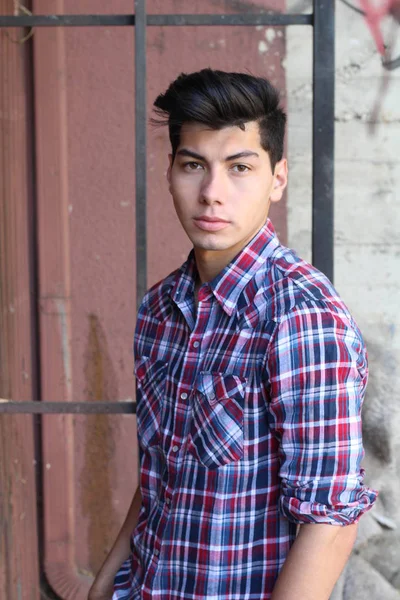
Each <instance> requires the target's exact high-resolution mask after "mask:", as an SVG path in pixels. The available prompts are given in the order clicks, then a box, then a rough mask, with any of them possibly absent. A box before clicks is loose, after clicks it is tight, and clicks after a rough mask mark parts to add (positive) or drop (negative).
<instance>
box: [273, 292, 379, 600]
mask: <svg viewBox="0 0 400 600" xmlns="http://www.w3.org/2000/svg"><path fill="white" fill-rule="evenodd" d="M267 368H268V375H269V381H270V398H271V400H270V403H269V413H270V414H269V416H270V424H271V427H272V429H273V430H274V432H275V435H276V436H277V438H278V440H279V443H280V469H279V476H280V482H281V495H280V499H279V509H280V511H281V513H282V514H283V515H284V516H285V517H286V518H287V519H288V520H289V521H291V522H292V523H296V524H298V525H300V533H299V535H298V537H297V539H296V540H295V542H294V543H293V546H292V548H291V550H290V551H289V554H288V557H287V560H286V563H285V564H284V566H283V568H282V571H281V575H280V576H279V577H278V580H277V583H276V588H275V590H274V593H273V596H272V598H273V600H282V599H283V598H284V600H290V599H291V598H296V600H302V599H305V598H307V600H313V599H314V598H318V600H321V599H322V598H323V599H324V600H325V599H326V598H328V597H329V593H330V591H331V589H332V587H333V585H334V584H335V581H336V579H337V578H338V577H339V574H340V572H341V570H342V568H343V566H344V564H345V563H346V560H347V558H348V556H349V554H350V551H351V547H352V545H353V542H354V538H355V535H356V526H355V523H356V522H357V521H358V520H359V518H360V517H361V515H362V514H363V513H364V512H365V511H366V510H368V509H369V508H371V506H372V505H373V503H374V502H375V498H376V492H375V491H374V490H370V489H368V488H367V487H365V486H364V485H363V470H362V469H361V467H360V462H361V460H362V457H363V447H362V436H361V406H362V401H363V397H364V392H365V386H366V382H367V372H368V371H367V356H366V352H365V348H364V346H363V344H362V340H361V337H360V336H359V335H358V333H357V331H356V330H355V328H354V327H353V326H352V324H351V323H349V322H348V320H347V319H346V317H345V316H344V315H343V314H334V313H333V312H332V311H331V310H329V309H328V308H326V307H324V305H323V304H322V303H319V302H315V303H313V302H311V301H309V302H307V304H304V303H302V304H300V305H298V306H296V307H294V308H293V310H292V311H290V313H288V314H286V315H285V316H284V317H283V318H282V320H281V321H280V322H279V325H278V326H277V328H276V330H275V336H274V338H273V339H272V343H271V346H270V352H269V353H268V363H267ZM300 586H301V587H300ZM300 589H301V591H302V594H300V591H299V590H300Z"/></svg>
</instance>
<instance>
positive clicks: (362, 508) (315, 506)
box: [279, 486, 378, 525]
mask: <svg viewBox="0 0 400 600" xmlns="http://www.w3.org/2000/svg"><path fill="white" fill-rule="evenodd" d="M377 496H378V492H377V491H376V490H373V489H371V488H368V487H366V486H363V487H362V488H361V489H360V490H358V492H357V497H356V500H355V501H354V502H348V503H346V504H340V503H337V504H335V505H329V504H321V503H319V502H307V501H304V500H300V499H298V498H296V497H295V496H287V495H282V496H281V497H280V500H279V509H280V512H281V513H282V514H283V515H284V516H285V517H286V518H287V519H288V520H289V521H291V522H292V523H297V524H299V525H301V524H306V523H326V524H328V525H351V524H352V523H357V521H358V520H359V519H360V517H361V516H362V515H363V514H364V513H365V512H367V511H368V510H370V508H372V506H373V505H374V503H375V501H376V498H377Z"/></svg>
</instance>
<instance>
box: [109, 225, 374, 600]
mask: <svg viewBox="0 0 400 600" xmlns="http://www.w3.org/2000/svg"><path fill="white" fill-rule="evenodd" d="M196 276H197V271H196V264H195V259H194V255H193V251H192V252H191V254H190V255H189V258H188V260H187V262H186V263H185V264H184V265H183V266H182V267H181V268H180V269H179V270H177V271H175V272H174V273H172V274H171V275H169V276H168V277H167V278H166V279H164V280H163V281H162V282H160V283H159V284H157V285H156V286H154V287H153V288H152V289H151V290H150V291H149V292H148V293H147V294H146V296H145V298H144V300H143V303H142V305H141V307H140V311H139V315H138V320H137V327H136V334H135V342H134V354H135V374H136V382H137V427H138V440H139V447H140V461H141V472H140V486H141V494H142V508H141V512H140V515H139V520H138V524H137V526H136V528H135V530H134V532H133V534H132V539H131V549H132V554H131V556H130V558H129V559H128V560H127V561H126V562H125V563H124V564H123V565H122V567H121V569H120V570H119V572H118V574H117V576H116V578H115V584H114V596H113V599H114V600H121V599H124V600H126V599H130V600H134V599H135V600H136V599H138V598H141V599H146V600H147V599H151V600H155V599H157V598H158V599H159V600H182V599H191V600H205V599H207V600H250V599H253V600H261V599H263V600H264V599H267V598H270V596H271V593H272V590H273V587H274V583H275V581H276V578H277V576H278V574H279V571H280V569H281V567H282V565H283V563H284V561H285V558H286V557H287V555H288V552H289V549H290V546H291V544H292V542H293V540H294V538H295V535H296V525H297V524H301V523H329V524H332V525H346V524H349V523H354V522H355V521H357V520H358V519H359V517H360V515H361V514H362V513H363V512H365V511H366V510H368V509H369V508H370V507H371V506H372V504H373V503H374V501H375V498H376V492H374V491H373V490H370V489H368V488H366V487H365V486H363V484H362V480H363V470H362V469H361V468H360V461H361V459H362V457H363V447H362V439H361V419H360V411H361V405H362V401H363V397H364V391H365V386H366V382H367V357H366V350H365V347H364V343H363V340H362V337H361V333H360V331H359V329H358V327H357V325H356V324H355V322H354V320H353V318H352V317H351V315H350V314H349V311H348V309H347V307H346V306H345V304H344V303H343V302H342V300H341V299H340V298H339V297H338V294H337V292H336V291H335V289H334V288H333V286H332V284H331V283H330V282H329V280H328V279H327V278H326V277H325V276H324V275H323V274H322V273H321V272H319V271H318V270H317V269H315V268H314V267H312V266H311V265H310V264H308V263H306V262H305V261H303V260H301V259H300V258H299V257H298V256H297V255H296V254H295V253H294V252H293V251H292V250H289V249H288V248H285V247H284V246H282V245H280V243H279V241H278V239H277V237H276V235H275V232H274V229H273V226H272V224H271V222H270V221H269V220H268V221H267V223H266V224H265V226H264V227H263V228H262V229H261V230H260V231H259V233H258V234H257V235H256V236H255V237H254V238H253V239H252V240H251V242H250V243H249V244H248V245H247V246H246V247H245V248H244V249H243V250H242V251H241V253H240V254H239V255H238V256H237V257H236V258H235V259H234V260H233V262H232V263H230V264H229V265H228V266H227V267H226V268H225V269H224V270H223V271H222V272H221V273H220V274H219V275H218V276H217V277H216V278H215V279H214V280H213V281H212V282H210V283H207V284H203V285H202V286H201V288H200V290H199V296H198V300H199V302H198V307H197V314H196V308H195V301H194V285H195V280H196Z"/></svg>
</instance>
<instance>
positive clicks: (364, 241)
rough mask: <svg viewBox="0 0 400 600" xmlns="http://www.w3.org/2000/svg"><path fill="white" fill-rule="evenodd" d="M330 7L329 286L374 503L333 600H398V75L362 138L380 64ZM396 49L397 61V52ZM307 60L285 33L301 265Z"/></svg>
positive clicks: (306, 42)
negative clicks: (361, 372)
mask: <svg viewBox="0 0 400 600" xmlns="http://www.w3.org/2000/svg"><path fill="white" fill-rule="evenodd" d="M296 4H297V6H298V7H300V6H301V7H302V8H303V9H304V10H307V9H309V8H310V6H311V2H296ZM355 4H356V3H355ZM336 5H337V24H336V48H337V50H336V132H335V133H336V156H335V284H336V287H337V289H338V290H339V292H340V293H341V295H342V297H343V298H344V300H345V301H346V302H347V304H348V305H349V307H350V309H351V310H352V312H353V314H354V316H355V318H356V320H357V322H358V324H359V326H360V327H361V329H362V331H363V334H364V337H365V340H366V343H367V347H368V350H369V357H370V380H369V387H368V393H367V398H366V401H365V405H364V430H365V436H364V439H365V447H366V458H365V463H364V466H365V468H366V471H367V477H366V481H367V483H368V484H370V485H372V486H373V487H375V488H377V489H378V490H380V496H379V499H378V502H377V505H376V507H375V508H374V510H372V511H371V512H370V513H368V514H367V515H365V516H364V517H363V518H362V519H361V521H360V528H359V536H358V541H357V544H356V547H355V550H354V552H353V556H352V557H351V559H350V561H349V563H348V566H347V568H346V571H345V573H344V574H343V576H342V578H341V580H340V582H339V584H338V586H337V588H336V590H335V593H334V598H335V600H350V598H351V600H365V599H366V598H368V600H374V599H378V598H379V599H380V598H385V600H392V599H395V598H400V593H399V591H400V559H399V556H400V504H399V502H398V490H399V485H400V436H399V434H398V431H399V427H400V402H399V392H398V390H399V388H400V378H399V372H398V369H397V365H398V364H399V359H400V333H399V326H400V317H399V311H398V307H399V306H400V281H399V277H398V274H399V266H400V261H399V255H400V253H399V250H400V246H399V244H400V238H399V231H400V227H399V225H400V206H399V203H398V200H399V199H398V193H397V189H398V187H399V183H400V170H399V168H398V167H399V145H400V136H399V134H400V104H399V91H400V88H399V78H400V69H399V70H397V71H393V72H391V74H390V84H389V88H388V91H387V95H386V99H385V102H384V104H383V106H382V110H381V112H380V114H379V117H378V123H377V124H376V127H375V131H374V132H371V127H370V124H369V123H368V121H369V119H370V115H371V112H372V108H373V106H374V103H375V99H376V97H377V94H378V91H379V89H380V85H381V78H382V75H383V69H382V67H381V64H380V57H379V55H378V53H377V50H376V48H375V45H374V43H373V40H372V38H371V36H370V33H369V30H368V29H367V27H366V25H365V23H364V20H363V19H362V18H361V17H360V16H358V15H357V14H355V13H354V12H352V11H351V10H350V9H349V8H347V7H346V6H344V5H343V4H342V3H340V2H337V3H336ZM387 25H388V24H387ZM386 31H388V27H387V26H386ZM398 37H400V36H398ZM386 39H388V36H387V35H386ZM396 50H397V54H398V53H399V52H398V50H399V48H398V46H397V49H396ZM311 52H312V40H311V31H310V30H308V29H306V28H294V27H291V28H289V29H288V32H287V58H286V67H287V93H288V109H289V115H290V116H289V141H288V147H289V165H290V186H289V193H288V236H289V237H288V241H289V245H290V246H292V247H294V248H295V249H296V250H297V251H298V252H299V254H300V255H302V256H303V257H304V258H306V259H308V260H309V259H310V258H311V255H310V242H311V108H312V106H311V103H312V88H311V83H312V82H311Z"/></svg>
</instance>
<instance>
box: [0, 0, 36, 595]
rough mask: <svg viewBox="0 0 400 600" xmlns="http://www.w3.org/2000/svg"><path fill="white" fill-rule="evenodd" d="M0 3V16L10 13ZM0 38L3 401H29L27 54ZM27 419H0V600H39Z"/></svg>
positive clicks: (2, 0)
mask: <svg viewBox="0 0 400 600" xmlns="http://www.w3.org/2000/svg"><path fill="white" fill-rule="evenodd" d="M12 11H13V2H12V0H0V14H12ZM22 35H23V32H21V31H20V30H14V29H11V30H9V31H8V32H7V33H5V32H4V31H0V398H2V399H5V400H14V401H19V400H32V399H33V398H34V396H35V382H34V379H35V370H34V364H33V355H32V346H31V342H32V337H33V336H32V333H33V331H32V318H31V317H32V304H33V302H32V301H33V298H32V295H31V292H30V272H31V269H30V267H31V250H32V243H31V242H32V240H31V238H30V227H29V224H30V219H31V201H32V179H31V174H32V173H31V156H30V152H29V148H30V123H31V112H30V98H29V87H28V83H27V77H26V74H27V71H28V70H29V64H28V62H27V48H26V46H24V45H21V44H19V43H18V41H17V40H18V39H20V38H21V37H22ZM35 475H36V473H35V463H34V436H33V423H32V417H29V416H25V415H18V416H14V415H0V598H2V599H3V598H4V599H7V600H13V599H14V598H15V599H18V600H28V599H29V600H36V599H38V598H39V567H38V551H37V543H38V540H37V512H36V497H37V494H36V487H35Z"/></svg>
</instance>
